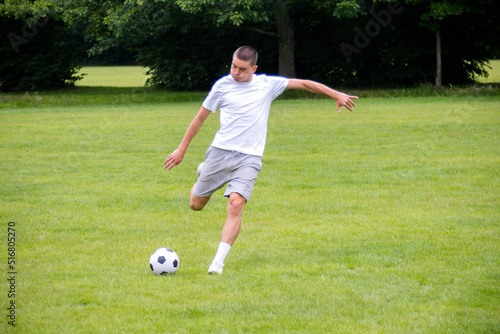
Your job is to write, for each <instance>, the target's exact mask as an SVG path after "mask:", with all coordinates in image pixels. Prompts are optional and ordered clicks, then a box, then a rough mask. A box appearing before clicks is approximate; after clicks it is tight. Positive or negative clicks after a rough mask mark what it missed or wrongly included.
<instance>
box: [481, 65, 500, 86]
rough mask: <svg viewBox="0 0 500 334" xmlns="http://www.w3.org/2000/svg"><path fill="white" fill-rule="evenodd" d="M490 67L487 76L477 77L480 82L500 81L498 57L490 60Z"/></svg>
mask: <svg viewBox="0 0 500 334" xmlns="http://www.w3.org/2000/svg"><path fill="white" fill-rule="evenodd" d="M490 67H491V69H489V70H488V74H489V75H488V77H487V78H479V80H478V81H479V82H481V83H500V59H495V60H490Z"/></svg>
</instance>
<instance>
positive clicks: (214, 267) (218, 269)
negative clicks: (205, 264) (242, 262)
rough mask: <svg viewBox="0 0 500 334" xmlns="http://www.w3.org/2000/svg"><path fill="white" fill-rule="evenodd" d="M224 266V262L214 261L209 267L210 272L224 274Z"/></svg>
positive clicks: (210, 273)
mask: <svg viewBox="0 0 500 334" xmlns="http://www.w3.org/2000/svg"><path fill="white" fill-rule="evenodd" d="M222 267H224V263H222V262H212V264H211V265H210V267H209V268H208V274H209V275H212V274H219V275H222Z"/></svg>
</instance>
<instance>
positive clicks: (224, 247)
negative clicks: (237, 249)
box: [212, 241, 231, 263]
mask: <svg viewBox="0 0 500 334" xmlns="http://www.w3.org/2000/svg"><path fill="white" fill-rule="evenodd" d="M230 250H231V245H229V244H226V243H225V242H222V241H221V243H220V244H219V248H218V249H217V253H216V254H215V257H214V260H213V261H212V262H221V263H224V260H225V259H226V256H227V254H228V253H229V251H230Z"/></svg>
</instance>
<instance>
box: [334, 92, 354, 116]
mask: <svg viewBox="0 0 500 334" xmlns="http://www.w3.org/2000/svg"><path fill="white" fill-rule="evenodd" d="M357 98H358V97H357V96H352V95H347V94H344V93H341V94H340V95H339V96H338V97H337V98H335V101H336V102H337V108H339V113H341V112H342V107H346V108H347V109H349V110H350V111H352V108H354V107H355V106H356V105H355V104H354V102H352V100H351V99H357Z"/></svg>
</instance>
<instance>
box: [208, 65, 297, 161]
mask: <svg viewBox="0 0 500 334" xmlns="http://www.w3.org/2000/svg"><path fill="white" fill-rule="evenodd" d="M287 86H288V79H287V78H284V77H278V76H267V75H265V74H259V75H256V74H254V75H253V77H252V80H250V81H249V82H236V81H235V80H234V79H233V77H232V76H231V75H227V76H224V77H222V78H220V79H219V80H218V81H217V82H216V83H215V84H214V85H213V87H212V90H211V91H210V93H208V96H207V97H206V99H205V101H203V107H205V108H206V109H208V110H210V111H211V112H214V113H215V112H216V111H217V108H220V129H219V131H217V133H216V134H215V138H214V140H213V142H212V146H214V147H217V148H220V149H223V150H229V151H237V152H241V153H245V154H250V155H257V156H262V155H263V154H264V148H265V146H266V135H267V119H268V116H269V110H270V109H271V103H272V101H273V100H274V99H276V98H277V97H278V96H279V95H280V94H281V93H283V92H284V91H285V89H286V87H287Z"/></svg>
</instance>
